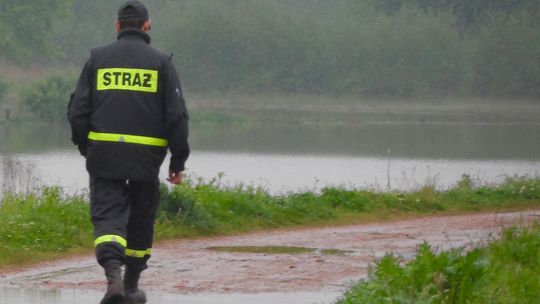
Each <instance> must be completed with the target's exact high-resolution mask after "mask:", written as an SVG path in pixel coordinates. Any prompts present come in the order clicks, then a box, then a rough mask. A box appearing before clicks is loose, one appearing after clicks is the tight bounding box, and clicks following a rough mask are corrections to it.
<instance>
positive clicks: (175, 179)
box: [167, 172, 182, 185]
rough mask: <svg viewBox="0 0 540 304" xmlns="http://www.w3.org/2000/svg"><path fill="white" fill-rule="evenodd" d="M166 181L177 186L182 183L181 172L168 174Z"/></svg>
mask: <svg viewBox="0 0 540 304" xmlns="http://www.w3.org/2000/svg"><path fill="white" fill-rule="evenodd" d="M167 181H168V182H169V183H171V184H173V185H179V184H181V183H182V172H169V177H168V178H167Z"/></svg>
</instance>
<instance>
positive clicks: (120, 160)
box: [68, 29, 189, 181]
mask: <svg viewBox="0 0 540 304" xmlns="http://www.w3.org/2000/svg"><path fill="white" fill-rule="evenodd" d="M171 57H172V56H170V55H166V54H164V53H161V52H159V51H157V50H155V49H154V48H152V47H151V46H150V37H149V36H148V35H147V34H146V33H144V32H142V31H139V30H136V29H126V30H124V31H122V32H120V33H119V35H118V40H117V41H115V42H113V43H111V44H108V45H105V46H103V47H100V48H96V49H94V50H92V53H91V56H90V59H89V60H88V62H87V63H86V65H85V66H84V69H83V71H82V73H81V76H80V78H79V81H78V83H77V87H76V90H75V92H74V93H73V94H72V95H71V100H70V103H69V106H68V119H69V122H70V124H71V131H72V141H73V143H74V144H76V145H78V146H79V150H80V151H81V154H82V155H84V156H86V168H87V170H88V172H89V173H90V174H91V175H94V176H97V177H102V178H108V179H125V180H135V181H152V180H155V179H156V178H157V175H158V173H159V167H160V166H161V164H162V162H163V160H164V158H165V155H166V151H167V147H168V148H169V149H170V151H171V154H172V156H171V163H170V166H169V170H170V171H172V172H179V171H183V170H184V164H185V161H186V160H187V158H188V156H189V145H188V142H187V137H188V124H187V120H188V115H187V110H186V106H185V101H184V98H183V97H182V89H181V86H180V81H179V79H178V76H177V74H176V70H175V68H174V66H173V64H172V63H171ZM89 137H90V138H91V139H89Z"/></svg>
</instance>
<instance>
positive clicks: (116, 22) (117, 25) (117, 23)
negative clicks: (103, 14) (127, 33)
mask: <svg viewBox="0 0 540 304" xmlns="http://www.w3.org/2000/svg"><path fill="white" fill-rule="evenodd" d="M114 29H115V30H116V32H117V33H120V31H121V30H122V29H120V21H118V20H115V21H114Z"/></svg>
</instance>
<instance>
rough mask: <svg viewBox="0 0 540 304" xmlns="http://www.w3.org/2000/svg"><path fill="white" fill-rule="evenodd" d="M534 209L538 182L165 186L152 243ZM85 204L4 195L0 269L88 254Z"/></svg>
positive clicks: (53, 193) (539, 202)
mask: <svg viewBox="0 0 540 304" xmlns="http://www.w3.org/2000/svg"><path fill="white" fill-rule="evenodd" d="M538 206H540V180H539V179H509V180H508V181H506V182H505V183H504V184H501V185H498V186H482V187H475V186H474V185H472V183H471V181H470V179H467V178H464V179H463V180H462V181H461V182H460V183H459V184H458V185H457V186H456V187H455V188H453V189H451V190H448V191H441V192H438V191H435V190H434V189H433V188H431V187H426V188H424V189H422V190H419V191H415V192H403V193H402V192H385V193H380V192H372V191H367V190H343V189H339V188H326V189H323V190H322V191H321V192H320V193H315V192H304V193H290V194H287V195H270V194H269V193H267V192H266V191H264V190H263V189H259V188H252V187H245V186H238V187H234V188H226V187H223V186H222V185H221V184H220V180H219V178H218V179H215V180H212V181H210V182H202V181H189V180H188V181H187V182H185V183H184V184H182V185H180V186H178V187H175V188H173V189H172V190H168V189H167V187H165V186H163V188H162V196H161V207H160V212H159V215H158V219H157V222H156V238H157V239H158V240H164V239H174V238H179V237H198V236H207V235H223V234H233V233H239V232H247V231H254V230H260V229H273V228H278V227H299V226H316V225H329V224H343V223H362V222H365V221H367V220H375V219H377V220H380V219H392V218H399V217H402V216H417V215H427V214H430V215H431V214H448V213H456V212H470V211H482V210H501V209H519V208H521V209H523V208H531V207H538ZM91 248H92V227H91V224H90V215H89V208H88V202H87V200H86V198H85V197H83V196H68V195H65V194H64V193H63V192H62V190H61V189H59V188H56V187H52V188H50V187H45V188H42V189H40V190H39V191H35V192H34V193H29V194H24V195H22V194H21V195H15V194H10V193H5V194H4V196H3V198H2V199H1V201H0V256H2V259H0V267H3V266H6V265H11V264H21V263H28V262H33V261H38V260H40V259H43V258H46V257H51V256H60V255H64V254H66V253H69V252H79V251H81V250H82V251H88V252H89V251H90V250H91Z"/></svg>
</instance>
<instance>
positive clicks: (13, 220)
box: [0, 187, 92, 267]
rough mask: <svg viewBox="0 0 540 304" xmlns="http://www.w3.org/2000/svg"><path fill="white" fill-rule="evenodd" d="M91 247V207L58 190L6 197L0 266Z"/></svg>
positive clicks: (0, 206)
mask: <svg viewBox="0 0 540 304" xmlns="http://www.w3.org/2000/svg"><path fill="white" fill-rule="evenodd" d="M91 244H92V234H91V223H90V219H89V206H88V204H87V202H86V201H85V199H84V198H83V197H81V196H67V195H64V194H63V193H62V190H61V189H60V188H57V187H49V188H43V189H42V190H41V191H39V192H36V193H31V194H25V195H14V194H9V193H8V194H5V195H4V196H3V198H2V201H1V203H0V256H2V259H0V267H1V266H6V265H10V264H20V263H25V262H30V261H39V260H41V259H42V258H43V257H46V256H58V255H60V254H65V253H66V252H69V251H77V250H80V249H81V248H88V246H89V245H91Z"/></svg>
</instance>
